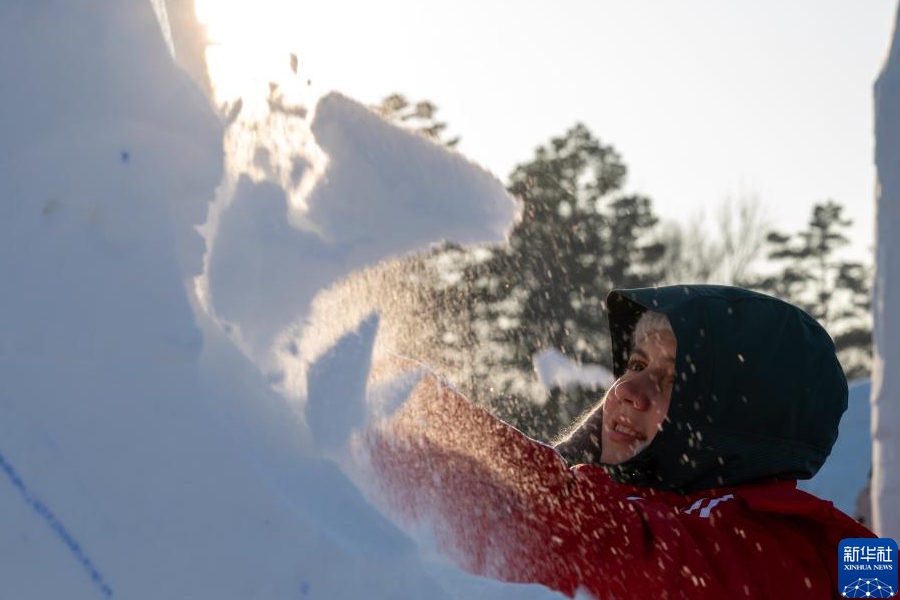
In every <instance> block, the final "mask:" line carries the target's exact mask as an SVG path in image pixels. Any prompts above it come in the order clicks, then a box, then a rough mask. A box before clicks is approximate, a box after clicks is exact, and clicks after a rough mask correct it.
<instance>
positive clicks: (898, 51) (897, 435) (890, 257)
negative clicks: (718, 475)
mask: <svg viewBox="0 0 900 600" xmlns="http://www.w3.org/2000/svg"><path fill="white" fill-rule="evenodd" d="M898 20H900V9H898ZM875 164H876V166H877V168H878V186H877V189H876V196H877V199H876V215H877V218H876V223H877V225H876V228H877V229H876V255H875V267H876V270H875V286H874V294H873V308H874V316H875V327H874V334H875V360H874V364H873V368H872V517H873V528H874V530H875V533H877V534H878V535H881V536H886V537H893V538H894V539H898V538H900V511H898V510H897V503H898V502H900V477H898V471H897V461H898V460H900V369H898V366H900V315H898V308H900V263H898V261H897V256H898V254H900V234H898V232H900V21H898V24H897V25H895V28H894V40H893V43H892V45H891V50H890V53H889V55H888V59H887V62H886V63H885V66H884V69H883V70H882V71H881V75H880V76H879V77H878V80H877V81H876V82H875Z"/></svg>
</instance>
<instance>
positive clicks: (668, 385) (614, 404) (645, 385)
mask: <svg viewBox="0 0 900 600" xmlns="http://www.w3.org/2000/svg"><path fill="white" fill-rule="evenodd" d="M675 349H676V342H675V336H674V335H673V334H672V332H670V331H659V332H652V333H649V334H648V335H646V336H645V337H644V338H643V339H642V340H639V341H638V343H637V345H636V346H635V348H634V350H633V351H632V352H631V356H630V357H629V358H628V365H627V367H626V369H625V373H624V374H623V375H622V376H621V377H620V378H619V379H618V380H617V381H616V382H615V383H614V384H613V386H612V387H611V388H610V389H609V391H608V392H607V394H606V398H605V399H604V401H603V429H602V431H601V440H602V443H601V455H600V462H603V463H606V464H611V465H616V464H619V463H622V462H625V461H626V460H628V459H630V458H632V457H633V456H635V455H636V454H637V453H638V452H640V451H641V450H642V449H643V448H644V447H645V446H647V444H649V443H650V442H651V440H653V437H654V436H655V435H656V434H657V432H659V430H660V428H661V427H662V423H663V421H664V420H665V418H666V413H668V412H669V401H670V400H671V398H672V385H673V383H674V381H675Z"/></svg>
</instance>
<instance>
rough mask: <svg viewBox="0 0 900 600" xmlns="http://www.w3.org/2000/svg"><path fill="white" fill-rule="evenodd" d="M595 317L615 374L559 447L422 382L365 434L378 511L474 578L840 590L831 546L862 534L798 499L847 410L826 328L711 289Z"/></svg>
mask: <svg viewBox="0 0 900 600" xmlns="http://www.w3.org/2000/svg"><path fill="white" fill-rule="evenodd" d="M607 309H608V314H609V323H610V332H611V336H612V349H613V368H614V369H613V370H614V373H615V375H616V377H617V378H618V379H617V381H616V382H615V384H614V385H613V386H612V387H611V388H610V390H609V391H608V392H607V394H606V396H605V398H604V399H603V400H602V401H601V402H600V403H599V405H598V406H597V407H596V408H594V409H593V410H592V411H590V412H589V413H588V415H587V416H586V417H585V418H584V419H582V420H581V421H580V422H579V423H578V424H577V425H576V426H575V427H574V428H573V430H572V432H571V433H570V434H569V435H568V436H566V437H565V439H564V440H563V441H562V442H560V443H559V444H558V445H557V446H556V448H555V449H553V448H550V447H548V446H545V445H543V444H541V443H539V442H535V441H533V440H530V439H528V438H527V437H525V436H524V435H522V434H521V433H519V432H518V431H516V430H515V429H513V428H512V427H510V426H508V425H506V424H504V423H502V422H501V421H498V420H496V419H494V418H493V417H491V416H490V415H488V414H487V413H486V412H484V411H482V410H480V409H478V408H475V407H473V406H471V405H470V404H469V403H467V402H466V401H465V400H464V399H462V398H460V397H459V396H458V395H457V394H456V393H455V392H453V391H452V390H450V389H449V388H446V387H443V386H441V384H440V383H439V382H438V381H437V380H434V379H432V380H431V381H430V382H429V383H427V384H423V385H421V386H420V388H419V390H417V392H416V393H415V394H414V396H413V398H412V399H411V401H410V402H409V403H408V405H407V406H406V407H405V408H404V410H403V411H402V412H401V414H400V415H399V416H398V417H397V418H396V419H395V420H393V421H392V422H391V423H389V424H387V425H385V426H384V428H383V429H382V430H380V431H379V432H378V433H377V434H374V435H373V436H372V437H371V438H370V439H371V441H372V444H371V448H372V449H373V452H372V456H373V465H374V467H375V470H376V473H377V474H378V476H379V480H380V482H381V484H382V485H381V488H382V491H383V492H384V497H385V499H386V502H387V507H388V510H391V511H393V512H394V513H395V514H398V515H400V516H401V517H402V518H404V519H407V520H424V521H426V522H429V523H431V524H432V526H433V528H434V532H435V535H436V538H437V540H438V542H439V544H440V545H441V547H442V548H443V549H444V550H445V551H447V552H448V553H450V554H451V555H452V556H453V557H454V558H455V559H456V560H457V561H458V562H459V563H460V565H461V566H463V567H464V568H467V569H468V570H470V571H472V572H475V573H478V574H483V575H488V576H492V577H497V578H500V579H504V580H508V581H518V582H532V583H542V584H544V585H547V586H548V587H551V588H553V589H556V590H559V591H561V592H563V593H565V594H567V595H569V596H573V595H574V594H575V593H576V591H577V590H578V589H580V588H583V589H586V590H587V591H588V592H590V593H591V594H592V595H594V596H596V597H597V598H632V597H634V598H640V597H658V598H692V599H693V598H710V599H712V598H716V599H721V598H810V599H813V598H815V599H821V598H828V597H834V598H839V597H840V595H839V594H838V590H837V552H838V543H839V542H840V540H842V539H844V538H853V537H872V536H873V534H872V533H871V532H869V531H868V530H867V529H865V528H864V527H863V526H861V525H860V524H858V523H857V522H855V521H854V520H853V519H851V518H850V517H848V516H846V515H844V514H843V513H841V512H840V511H838V510H837V509H835V508H834V507H833V506H832V504H831V503H830V502H826V501H824V500H820V499H818V498H816V497H814V496H811V495H810V494H807V493H805V492H802V491H799V490H798V489H797V488H796V480H797V479H805V478H810V477H812V476H813V475H814V474H815V472H816V471H817V470H818V469H819V467H821V465H822V463H823V462H824V460H825V458H826V457H827V456H828V454H829V452H830V450H831V447H832V445H833V444H834V441H835V439H836V437H837V427H838V423H839V421H840V417H841V414H842V413H843V412H844V410H846V407H847V383H846V380H845V378H844V374H843V371H842V370H841V367H840V364H839V363H838V360H837V357H836V356H835V351H834V344H833V343H832V341H831V339H830V338H829V336H828V334H827V333H826V332H825V330H824V329H823V328H822V327H821V326H820V325H819V324H818V323H817V322H816V321H815V320H813V319H812V318H811V317H809V316H808V315H807V314H806V313H804V312H803V311H801V310H800V309H798V308H796V307H794V306H792V305H790V304H787V303H785V302H782V301H781V300H778V299H775V298H772V297H769V296H764V295H762V294H757V293H754V292H750V291H747V290H743V289H739V288H732V287H724V286H672V287H662V288H649V289H641V290H619V291H614V292H612V293H611V294H610V295H609V297H608V299H607ZM567 459H568V461H569V462H570V463H573V464H574V466H572V467H571V468H570V467H569V466H568V464H567Z"/></svg>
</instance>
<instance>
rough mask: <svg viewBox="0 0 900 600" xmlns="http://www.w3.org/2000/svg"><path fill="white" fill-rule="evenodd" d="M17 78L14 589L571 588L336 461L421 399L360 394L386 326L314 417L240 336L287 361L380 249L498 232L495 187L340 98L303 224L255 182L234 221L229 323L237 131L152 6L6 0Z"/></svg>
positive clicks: (5, 490)
mask: <svg viewBox="0 0 900 600" xmlns="http://www.w3.org/2000/svg"><path fill="white" fill-rule="evenodd" d="M0 81H4V82H6V83H7V84H8V85H5V86H4V94H3V101H2V108H0V131H3V136H2V137H0V198H2V201H0V282H2V283H0V286H2V287H0V289H2V293H0V298H2V310H0V557H2V564H3V567H2V577H0V597H3V598H21V599H29V598H70V599H76V600H77V599H81V598H85V599H87V598H129V599H138V600H140V599H142V598H147V599H156V598H217V599H229V598H234V599H242V600H243V599H248V598H265V599H279V598H284V599H288V598H291V599H296V598H306V597H309V598H330V599H341V598H347V599H350V598H374V599H376V600H377V599H378V598H422V597H429V598H435V599H438V598H479V597H482V598H523V597H524V598H550V597H556V595H554V594H551V593H550V592H548V591H547V590H545V589H543V588H539V587H537V586H510V585H503V584H499V583H496V582H491V581H486V580H482V579H478V578H474V577H471V576H469V575H466V574H464V573H460V572H458V571H457V570H455V569H454V568H453V567H451V566H448V565H447V564H445V563H444V562H442V561H441V560H439V559H435V558H434V557H433V556H432V555H430V554H429V553H428V552H427V551H425V552H423V550H422V549H420V547H418V546H417V545H416V544H415V543H414V542H413V541H412V540H411V539H410V538H409V537H407V536H406V535H405V534H403V533H402V532H400V531H399V530H398V529H396V528H395V527H394V526H393V525H391V524H390V523H389V522H387V521H386V520H384V519H383V518H382V517H381V516H380V515H379V514H377V513H376V512H375V511H374V509H372V508H371V506H370V505H369V504H368V503H367V502H366V501H365V499H364V498H363V497H362V496H361V494H360V493H359V492H358V490H357V489H356V488H355V487H354V486H353V485H352V484H351V483H350V481H349V480H348V479H347V478H346V477H345V476H344V475H343V474H342V473H341V471H340V470H339V469H338V468H337V466H336V464H335V463H334V462H333V461H332V460H331V459H330V458H328V457H327V455H326V453H325V452H324V451H323V449H324V448H333V449H334V448H336V447H338V446H340V444H341V442H342V440H343V439H344V438H345V437H346V435H347V431H348V430H349V428H350V427H351V426H352V425H356V424H358V423H360V422H364V421H365V420H366V419H367V418H371V416H370V413H369V412H366V411H368V410H370V409H369V408H367V407H369V406H370V404H369V403H368V401H367V400H365V399H363V400H361V399H360V398H361V394H362V393H363V392H365V394H366V398H369V397H379V398H380V400H379V402H380V404H379V405H378V407H380V410H390V405H391V404H393V403H396V401H397V397H400V396H402V390H400V391H399V392H396V390H395V392H396V393H395V394H394V395H393V397H392V396H391V394H389V393H386V392H384V391H383V390H381V391H379V390H371V391H370V390H367V389H366V376H367V368H368V363H367V361H368V360H369V358H368V355H367V348H368V346H367V345H366V343H370V342H371V337H372V336H374V334H375V331H376V322H375V321H369V322H367V323H366V324H365V325H364V327H363V329H362V330H361V331H360V332H359V333H358V334H356V335H357V337H358V338H359V340H362V342H360V343H361V344H362V345H360V344H355V345H354V343H351V342H349V341H348V342H342V344H339V345H338V347H337V348H336V350H335V351H334V352H333V353H331V354H326V355H325V356H323V358H322V359H321V360H320V361H319V362H317V363H316V365H315V366H313V367H311V369H310V371H311V375H312V376H313V379H314V385H313V387H312V388H311V389H310V391H311V392H314V393H315V394H316V396H315V398H316V400H315V402H314V405H315V406H316V407H317V408H312V406H313V405H311V409H310V413H309V416H310V421H309V423H307V422H306V420H305V419H304V418H303V415H302V414H301V413H300V412H298V410H297V406H296V405H295V404H291V403H289V402H288V401H287V400H286V399H285V398H284V397H282V396H281V395H279V394H277V393H276V392H275V391H273V388H272V386H271V382H272V381H271V373H267V372H263V371H262V370H261V369H260V368H259V367H258V366H257V365H256V364H254V363H253V362H251V360H249V359H248V358H247V354H246V353H245V351H243V350H242V349H239V348H238V346H237V345H236V344H235V343H234V339H235V335H236V334H235V332H237V331H240V333H241V335H242V336H244V337H243V338H242V339H245V340H247V339H252V340H253V345H254V347H255V348H257V349H260V352H261V354H265V353H266V352H269V350H270V349H271V348H270V347H269V345H270V344H271V343H274V341H275V340H277V339H280V338H279V337H278V336H279V331H280V330H281V329H283V328H288V327H291V326H297V323H302V319H303V315H304V311H305V310H306V309H307V307H308V305H309V302H310V300H311V298H312V297H313V296H314V294H315V293H316V291H317V290H318V289H320V288H322V287H323V286H326V285H328V284H329V283H331V282H332V281H334V280H336V279H337V278H339V277H340V276H342V275H344V274H346V273H347V272H349V270H350V269H352V268H354V267H357V266H360V265H364V264H366V263H367V262H369V261H373V260H376V259H379V258H382V257H386V256H389V255H391V254H394V253H404V252H410V251H412V250H414V249H416V248H418V247H421V246H423V245H426V244H428V243H433V242H437V241H439V240H441V239H442V238H443V237H447V236H458V239H461V240H462V241H473V240H486V239H490V240H497V239H499V238H501V237H502V235H503V232H504V231H505V229H506V227H507V226H508V225H509V222H510V220H511V219H512V218H513V216H514V215H515V212H516V207H515V205H514V203H512V201H511V200H510V199H509V198H508V197H507V196H506V195H505V192H504V191H503V187H502V185H500V184H499V182H496V181H493V180H492V179H490V178H489V177H488V176H487V175H486V174H485V173H484V172H482V171H481V170H480V169H477V168H476V167H474V166H472V165H470V164H469V163H467V162H466V161H464V160H463V159H461V158H459V157H457V156H452V155H449V154H446V153H445V152H444V151H443V150H439V149H437V148H436V147H433V146H429V145H427V143H426V142H424V141H423V140H420V139H419V138H414V137H413V136H411V135H410V134H407V133H403V132H399V131H395V130H393V129H391V128H389V127H387V126H386V125H384V124H383V123H381V122H380V121H378V120H377V119H374V118H373V117H372V116H371V115H369V114H368V113H366V112H365V111H364V110H362V109H361V108H360V107H359V106H357V105H355V104H354V103H352V102H350V101H348V100H346V99H343V98H340V97H338V96H334V97H331V98H329V99H328V100H327V101H326V102H325V104H323V105H322V107H320V109H319V110H318V114H317V116H316V121H315V122H314V124H313V131H314V132H315V133H316V135H317V136H318V141H319V143H320V145H321V147H322V148H323V149H324V150H325V152H326V153H330V157H329V159H330V163H329V166H328V170H327V171H326V175H325V178H324V179H322V180H321V181H320V182H319V185H318V187H317V188H316V189H315V191H314V192H313V195H312V196H311V197H310V199H309V205H308V206H309V209H308V212H307V214H305V215H302V217H303V219H300V220H301V221H304V222H305V223H306V225H307V227H306V229H298V228H297V227H295V226H294V225H293V224H292V223H293V220H292V219H291V218H290V216H291V215H290V212H291V209H289V207H288V204H287V203H286V202H285V192H284V191H283V190H281V189H280V188H278V187H277V186H274V185H273V184H271V183H266V182H264V181H253V180H251V179H249V178H246V179H244V180H243V181H242V183H241V185H240V189H239V190H238V192H239V193H238V196H237V198H235V200H234V202H233V203H232V204H231V205H230V207H229V208H228V209H226V210H225V211H223V213H222V215H221V221H220V223H219V224H220V226H221V227H220V230H219V231H218V235H217V237H216V244H215V254H214V255H212V256H210V257H209V265H210V267H209V268H210V272H209V281H210V287H209V293H210V297H209V298H208V300H209V302H210V303H211V305H212V306H214V307H215V309H216V310H217V311H218V314H219V316H223V317H224V318H225V319H227V320H228V321H229V322H231V323H232V324H233V326H234V328H233V329H232V330H227V329H223V328H222V327H221V326H220V324H219V321H217V320H216V319H214V318H213V317H211V316H210V315H209V314H208V313H207V312H205V311H204V308H203V307H204V306H206V304H205V303H201V302H200V301H198V298H197V297H196V295H195V293H194V290H195V287H194V286H193V285H192V283H191V282H192V278H193V277H195V276H197V275H199V274H200V273H201V270H202V268H203V253H204V249H205V243H204V239H203V238H202V237H201V236H200V235H198V233H197V230H196V227H195V226H196V225H197V224H200V223H202V222H203V221H204V220H205V218H206V214H207V209H208V202H209V201H210V200H211V199H212V198H213V197H214V195H215V191H216V187H217V185H218V184H219V182H220V180H221V178H222V174H223V155H222V136H223V128H222V125H221V123H220V121H219V120H218V119H217V118H216V116H215V115H214V114H213V113H212V112H211V110H210V109H209V107H208V105H207V104H206V101H205V99H204V97H203V96H202V95H201V94H200V93H198V91H197V90H196V89H195V87H194V86H193V84H192V83H191V82H190V80H189V79H188V78H187V77H186V76H185V75H184V74H183V73H182V72H181V71H179V70H178V69H177V68H176V67H175V66H174V64H173V63H172V61H171V58H170V56H169V53H168V51H167V48H166V43H165V41H164V39H163V36H162V34H161V33H160V29H159V26H158V24H157V22H156V18H155V16H154V13H153V9H152V7H151V5H150V3H149V2H146V0H125V1H123V0H85V1H84V2H79V3H77V7H76V5H74V4H72V3H68V2H62V1H60V0H50V1H48V2H40V3H17V2H14V3H6V4H4V5H3V7H2V8H0ZM450 184H453V185H452V186H451V185H450ZM432 185H434V186H435V188H436V189H437V188H442V191H441V192H440V193H437V192H434V190H433V189H432ZM348 339H350V338H348ZM366 339H368V340H369V342H365V340H366ZM354 348H355V350H354ZM351 355H352V356H353V357H354V360H350V359H349V357H350V356H351ZM328 357H331V358H332V359H333V360H331V361H330V362H329V360H328ZM335 357H338V358H335ZM301 359H302V357H297V360H301ZM337 393H341V394H347V395H350V396H352V395H354V394H355V395H356V398H355V399H354V398H345V399H342V400H344V402H342V403H341V404H334V403H333V402H332V401H333V398H331V397H330V395H332V394H337ZM379 394H380V395H379ZM376 408H377V407H376ZM350 409H355V412H353V411H351V410H350ZM372 410H374V409H372ZM316 411H320V412H316ZM310 426H312V427H310Z"/></svg>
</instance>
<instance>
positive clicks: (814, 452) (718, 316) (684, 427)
mask: <svg viewBox="0 0 900 600" xmlns="http://www.w3.org/2000/svg"><path fill="white" fill-rule="evenodd" d="M607 309H608V315H609V325H610V333H611V335H612V349H613V371H614V373H615V375H616V377H620V376H621V375H622V373H623V372H624V370H625V366H626V364H627V360H628V356H629V354H630V352H631V336H632V333H633V331H634V327H635V324H636V323H637V320H638V318H639V317H640V316H641V314H642V313H643V312H645V311H646V310H653V311H656V312H660V313H663V314H665V315H666V316H667V317H668V318H669V321H670V323H671V325H672V329H673V331H674V333H675V338H676V340H677V344H678V347H677V350H676V356H675V384H674V386H673V389H672V399H671V404H670V407H669V412H668V415H667V418H666V420H665V422H664V423H663V426H662V429H661V430H660V431H659V433H658V434H657V435H656V436H655V437H654V438H653V440H652V442H651V443H650V444H649V445H648V446H647V447H646V448H644V449H643V450H642V451H641V452H640V453H638V454H637V455H636V456H635V457H634V458H632V459H630V460H628V461H626V462H624V463H622V464H619V465H604V467H605V468H606V470H607V472H608V473H609V474H610V476H611V477H612V478H613V479H615V480H616V481H618V482H620V483H627V484H631V485H640V486H648V487H651V488H656V489H661V490H667V491H675V492H678V493H682V494H687V493H691V492H694V491H697V490H701V489H706V488H713V487H721V486H731V485H737V484H741V483H746V482H750V481H756V480H761V479H772V478H776V479H808V478H810V477H812V476H813V475H814V474H815V473H816V471H818V470H819V468H820V467H821V466H822V464H823V463H824V461H825V459H826V457H827V456H828V454H829V453H830V452H831V447H832V445H833V444H834V442H835V440H836V439H837V432H838V423H839V422H840V419H841V415H842V414H843V412H844V411H845V410H846V409H847V380H846V378H845V377H844V372H843V370H842V369H841V365H840V363H839V362H838V359H837V356H836V355H835V348H834V343H833V342H832V340H831V338H830V337H829V335H828V333H827V332H826V331H825V329H824V328H822V326H821V325H819V323H818V322H816V320H815V319H813V318H812V317H810V316H809V315H808V314H806V313H805V312H803V311H802V310H800V309H799V308H797V307H796V306H793V305H791V304H788V303H787V302H784V301H782V300H778V299H777V298H773V297H771V296H766V295H763V294H759V293H756V292H751V291H749V290H745V289H741V288H735V287H727V286H717V285H679V286H668V287H658V288H645V289H634V290H614V291H612V292H611V293H610V294H609V296H608V298H607Z"/></svg>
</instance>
